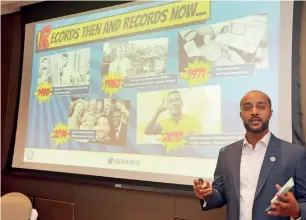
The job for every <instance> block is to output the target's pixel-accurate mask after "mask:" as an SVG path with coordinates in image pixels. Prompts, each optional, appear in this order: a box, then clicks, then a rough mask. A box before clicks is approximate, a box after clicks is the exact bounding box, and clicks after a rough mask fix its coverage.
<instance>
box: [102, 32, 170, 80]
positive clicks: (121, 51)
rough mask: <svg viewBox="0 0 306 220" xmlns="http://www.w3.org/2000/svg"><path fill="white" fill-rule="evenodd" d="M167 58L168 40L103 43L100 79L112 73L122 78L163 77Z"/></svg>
mask: <svg viewBox="0 0 306 220" xmlns="http://www.w3.org/2000/svg"><path fill="white" fill-rule="evenodd" d="M167 56H168V38H155V39H145V40H134V41H120V42H112V43H105V44H104V45H103V58H102V59H103V62H102V77H105V76H107V75H109V74H114V73H117V74H121V76H122V77H123V78H132V77H146V76H158V75H164V74H165V72H166V66H167Z"/></svg>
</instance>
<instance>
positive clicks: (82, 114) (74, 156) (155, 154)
mask: <svg viewBox="0 0 306 220" xmlns="http://www.w3.org/2000/svg"><path fill="white" fill-rule="evenodd" d="M292 19H293V3H292V2H290V1H282V2H281V1H268V2H266V1H255V2H251V1H236V2H232V1H158V2H134V3H129V4H122V5H119V6H115V7H111V8H107V9H99V10H95V11H90V12H85V13H81V14H74V15H69V16H66V17H60V18H55V19H52V20H46V21H40V22H37V23H31V24H27V25H26V33H25V48H24V62H23V72H22V74H23V75H22V87H21V98H20V107H19V114H18V126H17V134H16V142H15V151H14V157H13V167H15V168H24V169H34V170H44V171H55V172H65V173H76V174H85V175H91V176H104V177H114V178H122V179H132V180H141V181H153V182H163V183H174V184H187V185H191V184H193V182H192V180H193V179H194V178H198V177H202V178H204V179H208V180H212V179H213V174H214V170H215V167H216V161H217V157H218V153H219V150H220V149H221V148H222V147H224V146H226V145H228V144H230V143H233V142H235V141H238V140H241V139H243V138H244V134H245V129H244V126H243V123H242V122H241V119H240V115H239V112H240V105H239V103H240V99H241V98H242V97H243V95H244V94H245V93H247V92H248V91H250V90H261V91H263V92H265V93H267V94H268V95H269V96H270V98H271V100H272V106H273V110H274V112H273V118H272V120H271V121H270V129H271V131H272V132H273V133H274V134H275V135H277V136H278V137H280V138H283V139H285V140H287V141H291V50H292Z"/></svg>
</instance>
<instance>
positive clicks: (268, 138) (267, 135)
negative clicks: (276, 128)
mask: <svg viewBox="0 0 306 220" xmlns="http://www.w3.org/2000/svg"><path fill="white" fill-rule="evenodd" d="M270 138H271V132H270V131H269V132H268V133H267V134H266V135H265V136H264V137H263V138H262V139H261V140H260V141H258V142H257V143H260V142H262V143H264V145H265V146H266V147H267V146H268V144H269V142H270ZM257 143H256V144H257ZM248 144H250V143H249V142H248V141H247V139H246V137H245V136H244V139H243V144H242V146H243V147H245V146H247V145H248Z"/></svg>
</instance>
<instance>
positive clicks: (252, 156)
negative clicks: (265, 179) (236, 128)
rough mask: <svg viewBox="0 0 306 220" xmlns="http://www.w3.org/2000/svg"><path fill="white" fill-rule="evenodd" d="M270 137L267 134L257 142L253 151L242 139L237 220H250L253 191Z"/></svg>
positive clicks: (269, 134)
mask: <svg viewBox="0 0 306 220" xmlns="http://www.w3.org/2000/svg"><path fill="white" fill-rule="evenodd" d="M270 137H271V133H270V132H269V133H267V134H266V135H265V136H264V137H263V138H262V139H261V140H260V141H258V142H257V144H256V145H255V148H254V149H253V147H252V145H251V144H249V143H248V142H247V140H246V138H244V141H243V146H242V154H241V163H240V217H239V220H252V210H253V203H254V197H255V191H256V187H257V182H258V178H259V173H260V169H261V166H262V163H263V160H264V157H265V154H266V151H267V147H268V144H269V141H270Z"/></svg>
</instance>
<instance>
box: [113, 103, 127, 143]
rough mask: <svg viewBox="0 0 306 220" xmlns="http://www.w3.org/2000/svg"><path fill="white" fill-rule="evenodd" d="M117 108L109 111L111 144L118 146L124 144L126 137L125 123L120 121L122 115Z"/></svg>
mask: <svg viewBox="0 0 306 220" xmlns="http://www.w3.org/2000/svg"><path fill="white" fill-rule="evenodd" d="M121 114H122V113H121V110H120V109H119V108H115V109H113V110H112V111H111V121H112V125H113V130H112V132H111V141H112V144H114V145H118V146H125V145H126V139H127V129H128V127H127V124H124V123H122V120H121V118H122V115H121Z"/></svg>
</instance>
